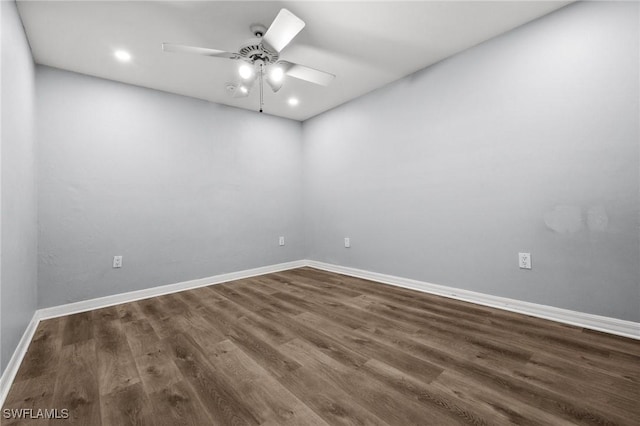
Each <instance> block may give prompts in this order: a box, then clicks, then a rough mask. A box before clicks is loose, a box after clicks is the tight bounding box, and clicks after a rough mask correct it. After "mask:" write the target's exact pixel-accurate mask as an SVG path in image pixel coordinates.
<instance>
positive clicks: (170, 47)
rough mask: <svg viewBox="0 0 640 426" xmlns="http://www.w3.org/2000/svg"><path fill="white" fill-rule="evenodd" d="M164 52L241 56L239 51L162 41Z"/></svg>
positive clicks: (217, 56) (216, 56)
mask: <svg viewBox="0 0 640 426" xmlns="http://www.w3.org/2000/svg"><path fill="white" fill-rule="evenodd" d="M162 51H163V52H174V53H191V54H194V55H202V56H212V57H214V58H229V59H235V58H239V57H240V55H239V54H237V53H231V52H225V51H224V50H216V49H209V48H206V47H195V46H185V45H183V44H174V43H162Z"/></svg>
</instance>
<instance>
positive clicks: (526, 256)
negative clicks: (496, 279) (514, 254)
mask: <svg viewBox="0 0 640 426" xmlns="http://www.w3.org/2000/svg"><path fill="white" fill-rule="evenodd" d="M518 266H520V269H531V253H518Z"/></svg>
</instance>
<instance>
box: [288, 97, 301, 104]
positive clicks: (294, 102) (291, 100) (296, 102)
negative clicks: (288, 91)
mask: <svg viewBox="0 0 640 426" xmlns="http://www.w3.org/2000/svg"><path fill="white" fill-rule="evenodd" d="M288 102H289V105H291V106H296V105H298V103H300V101H298V98H289V101H288Z"/></svg>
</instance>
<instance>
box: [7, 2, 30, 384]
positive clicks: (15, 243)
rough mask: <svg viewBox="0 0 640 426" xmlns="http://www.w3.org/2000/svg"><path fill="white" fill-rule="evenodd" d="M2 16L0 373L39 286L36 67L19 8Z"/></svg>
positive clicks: (11, 4)
mask: <svg viewBox="0 0 640 426" xmlns="http://www.w3.org/2000/svg"><path fill="white" fill-rule="evenodd" d="M0 8H1V9H0V14H1V15H2V18H1V19H2V26H1V27H2V34H1V38H2V53H1V54H2V82H1V86H2V100H1V102H2V117H1V121H2V131H1V137H2V138H1V139H0V141H1V143H0V152H1V161H0V172H1V173H0V175H1V179H0V181H1V185H0V194H1V196H0V200H1V207H2V208H1V215H0V216H1V221H0V228H1V229H2V232H1V234H0V235H1V237H0V241H1V244H0V323H1V326H0V335H1V337H0V342H1V345H0V346H1V350H0V370H1V371H4V369H5V367H6V365H7V362H8V361H9V358H10V357H11V355H12V354H13V351H14V350H15V348H16V345H17V344H18V341H19V340H20V337H21V336H22V334H23V333H24V330H25V328H26V326H27V324H28V323H29V321H30V320H31V318H32V316H33V312H34V311H35V307H36V286H37V276H36V273H37V266H36V265H37V216H36V214H37V206H36V202H37V194H36V176H37V174H36V143H35V137H34V123H33V122H34V112H35V107H34V64H33V59H32V57H31V50H30V48H29V45H28V43H27V39H26V37H25V34H24V31H23V28H22V22H21V21H20V18H19V17H18V12H17V10H16V6H15V3H14V2H8V1H2V2H0Z"/></svg>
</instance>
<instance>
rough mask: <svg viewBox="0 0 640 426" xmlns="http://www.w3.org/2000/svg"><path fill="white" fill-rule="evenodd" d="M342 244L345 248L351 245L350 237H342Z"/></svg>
mask: <svg viewBox="0 0 640 426" xmlns="http://www.w3.org/2000/svg"><path fill="white" fill-rule="evenodd" d="M344 246H345V247H346V248H349V247H351V238H349V237H347V238H345V239H344Z"/></svg>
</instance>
